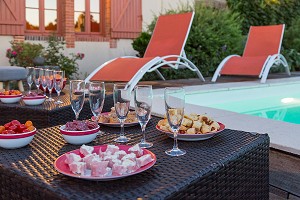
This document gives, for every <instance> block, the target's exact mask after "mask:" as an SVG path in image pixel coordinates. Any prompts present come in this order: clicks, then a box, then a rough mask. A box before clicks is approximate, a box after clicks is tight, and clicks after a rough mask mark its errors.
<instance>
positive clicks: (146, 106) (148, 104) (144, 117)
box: [134, 85, 153, 148]
mask: <svg viewBox="0 0 300 200" xmlns="http://www.w3.org/2000/svg"><path fill="white" fill-rule="evenodd" d="M152 99H153V92H152V86H151V85H139V86H136V87H135V89H134V105H135V113H136V117H137V119H138V121H139V123H140V125H141V128H142V133H143V137H142V139H141V142H140V143H139V146H140V147H141V148H150V147H152V146H153V143H151V142H147V141H146V134H145V129H146V125H147V123H148V121H149V119H150V116H151V108H152Z"/></svg>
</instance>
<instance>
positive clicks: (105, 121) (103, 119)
mask: <svg viewBox="0 0 300 200" xmlns="http://www.w3.org/2000/svg"><path fill="white" fill-rule="evenodd" d="M98 123H99V124H102V125H105V126H110V127H120V121H119V119H118V116H117V114H116V111H115V108H114V107H112V108H111V111H110V112H105V113H101V115H100V117H99V120H98ZM137 124H139V122H138V119H137V118H136V114H135V111H129V112H128V115H127V118H126V119H125V123H124V127H129V126H135V125H137Z"/></svg>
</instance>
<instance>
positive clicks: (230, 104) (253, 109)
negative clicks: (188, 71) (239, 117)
mask: <svg viewBox="0 0 300 200" xmlns="http://www.w3.org/2000/svg"><path fill="white" fill-rule="evenodd" d="M186 103H189V104H195V105H200V106H206V107H212V108H218V109H222V110H228V111H233V112H237V113H243V114H250V115H255V116H259V117H264V118H269V119H274V120H280V121H284V122H290V123H295V124H300V82H294V83H289V84H273V85H260V86H256V87H244V88H226V89H219V90H213V91H198V92H193V93H188V94H187V95H186Z"/></svg>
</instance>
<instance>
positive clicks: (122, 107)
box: [113, 83, 131, 143]
mask: <svg viewBox="0 0 300 200" xmlns="http://www.w3.org/2000/svg"><path fill="white" fill-rule="evenodd" d="M130 94H131V91H130V90H129V88H128V87H127V85H126V84H122V83H120V84H114V89H113V98H114V105H115V110H116V114H117V116H118V119H119V121H120V126H121V132H120V136H119V137H118V138H116V139H115V142H121V143H124V142H128V141H129V139H130V138H127V137H126V136H125V133H124V122H125V119H126V118H127V114H128V112H129V106H130Z"/></svg>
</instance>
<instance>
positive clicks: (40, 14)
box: [25, 0, 57, 32]
mask: <svg viewBox="0 0 300 200" xmlns="http://www.w3.org/2000/svg"><path fill="white" fill-rule="evenodd" d="M25 7H26V30H27V31H40V32H45V31H57V1H56V0H26V4H25Z"/></svg>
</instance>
